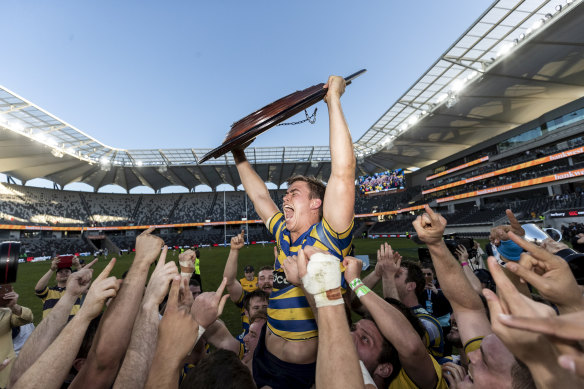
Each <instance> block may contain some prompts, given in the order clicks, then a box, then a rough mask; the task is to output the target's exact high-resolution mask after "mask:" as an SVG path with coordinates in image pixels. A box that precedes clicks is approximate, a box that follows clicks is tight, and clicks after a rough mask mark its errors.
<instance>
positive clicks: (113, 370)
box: [71, 227, 164, 388]
mask: <svg viewBox="0 0 584 389" xmlns="http://www.w3.org/2000/svg"><path fill="white" fill-rule="evenodd" d="M153 230H154V227H151V228H149V229H148V230H146V231H144V232H143V233H142V234H140V235H139V236H138V237H137V238H136V256H135V258H134V262H133V263H132V266H131V267H130V270H129V271H128V275H127V276H126V278H125V279H124V281H123V283H122V286H121V288H120V291H119V293H118V295H117V297H116V298H115V299H114V300H112V302H111V304H110V305H109V307H108V309H107V310H106V312H105V314H104V315H103V318H102V319H101V322H100V324H99V328H98V330H97V334H96V335H95V340H94V342H93V345H92V346H91V349H90V350H89V354H88V355H87V360H86V362H85V364H84V365H83V367H82V368H81V371H79V373H78V374H77V376H76V377H75V379H74V380H73V382H72V383H71V388H76V387H77V388H79V387H82V386H83V385H85V384H86V383H87V382H92V383H93V384H94V385H99V386H103V387H109V386H111V385H112V384H113V383H114V380H115V378H116V374H117V372H118V370H119V368H120V364H121V362H122V358H123V357H124V354H125V353H126V350H127V348H128V344H129V343H130V338H131V335H132V328H133V327H134V321H135V320H136V315H137V314H138V310H139V309H140V301H142V296H143V294H144V285H145V284H146V278H147V277H148V269H149V268H150V265H151V264H152V262H154V260H155V259H156V258H158V256H159V255H160V249H161V248H162V245H163V244H164V242H163V240H162V239H160V238H159V237H157V236H155V235H152V234H151V232H152V231H153Z"/></svg>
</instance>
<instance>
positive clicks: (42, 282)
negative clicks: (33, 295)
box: [34, 257, 59, 292]
mask: <svg viewBox="0 0 584 389" xmlns="http://www.w3.org/2000/svg"><path fill="white" fill-rule="evenodd" d="M58 263H59V258H57V257H55V258H53V260H52V261H51V268H50V269H49V270H48V271H47V272H46V273H45V274H44V275H43V276H42V277H41V279H40V280H39V282H37V284H36V286H35V287H34V290H35V291H36V292H42V291H43V290H44V289H45V288H46V287H47V285H49V281H50V280H51V278H52V277H53V273H55V272H56V271H57V264H58Z"/></svg>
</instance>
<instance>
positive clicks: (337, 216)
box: [323, 76, 356, 232]
mask: <svg viewBox="0 0 584 389" xmlns="http://www.w3.org/2000/svg"><path fill="white" fill-rule="evenodd" d="M325 86H328V92H327V94H326V96H325V98H324V101H325V102H326V103H327V105H328V111H329V127H330V135H329V144H330V152H331V175H330V178H329V181H328V184H327V187H326V192H325V195H324V204H323V215H324V218H325V219H326V221H327V222H328V223H329V225H330V226H331V227H332V229H333V230H334V231H337V232H343V231H345V230H346V229H347V228H349V226H350V224H351V221H352V220H353V215H354V212H355V211H354V209H355V165H356V162H355V154H354V152H353V141H352V139H351V133H350V132H349V127H348V126H347V122H346V121H345V116H344V115H343V109H342V107H341V95H342V94H343V93H344V91H345V80H343V78H342V77H338V76H331V77H329V79H328V82H327V84H326V85H325Z"/></svg>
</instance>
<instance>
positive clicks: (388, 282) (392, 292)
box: [382, 274, 399, 300]
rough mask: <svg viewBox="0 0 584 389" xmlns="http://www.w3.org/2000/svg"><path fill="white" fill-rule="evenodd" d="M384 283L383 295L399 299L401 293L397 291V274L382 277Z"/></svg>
mask: <svg viewBox="0 0 584 389" xmlns="http://www.w3.org/2000/svg"><path fill="white" fill-rule="evenodd" d="M382 280H383V281H382V284H383V297H384V298H386V297H391V298H394V299H396V300H399V294H398V293H397V287H396V286H395V281H394V280H395V275H393V274H390V275H387V276H386V275H384V276H383V278H382Z"/></svg>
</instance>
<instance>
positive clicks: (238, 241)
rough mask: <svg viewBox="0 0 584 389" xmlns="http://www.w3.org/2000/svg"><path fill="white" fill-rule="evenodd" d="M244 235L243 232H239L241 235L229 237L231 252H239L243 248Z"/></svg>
mask: <svg viewBox="0 0 584 389" xmlns="http://www.w3.org/2000/svg"><path fill="white" fill-rule="evenodd" d="M244 234H245V231H244V230H241V233H239V234H237V235H235V236H233V237H231V250H241V249H242V248H243V246H245V239H244Z"/></svg>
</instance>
